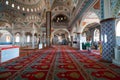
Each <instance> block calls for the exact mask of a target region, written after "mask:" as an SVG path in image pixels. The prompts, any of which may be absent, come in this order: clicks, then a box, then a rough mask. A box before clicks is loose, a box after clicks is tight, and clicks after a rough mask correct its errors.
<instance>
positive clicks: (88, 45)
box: [86, 41, 91, 52]
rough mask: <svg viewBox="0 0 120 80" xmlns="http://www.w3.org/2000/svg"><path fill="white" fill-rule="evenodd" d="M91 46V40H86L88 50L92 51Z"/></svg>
mask: <svg viewBox="0 0 120 80" xmlns="http://www.w3.org/2000/svg"><path fill="white" fill-rule="evenodd" d="M90 47H91V46H90V42H89V41H87V42H86V48H87V50H88V52H91V48H90Z"/></svg>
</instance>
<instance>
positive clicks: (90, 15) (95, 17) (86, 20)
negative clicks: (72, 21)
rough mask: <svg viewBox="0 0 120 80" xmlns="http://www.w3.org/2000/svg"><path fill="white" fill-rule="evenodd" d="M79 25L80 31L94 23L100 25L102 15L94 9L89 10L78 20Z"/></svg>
mask: <svg viewBox="0 0 120 80" xmlns="http://www.w3.org/2000/svg"><path fill="white" fill-rule="evenodd" d="M78 23H79V27H78V29H77V30H78V31H79V32H83V30H84V28H85V27H86V26H88V25H89V24H91V26H92V25H94V24H97V25H100V16H99V14H97V13H96V12H95V11H94V10H92V11H89V12H87V13H86V14H85V15H84V16H83V17H82V19H81V20H79V21H78Z"/></svg>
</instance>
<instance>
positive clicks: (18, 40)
mask: <svg viewBox="0 0 120 80" xmlns="http://www.w3.org/2000/svg"><path fill="white" fill-rule="evenodd" d="M15 42H20V34H19V33H17V34H16V36H15Z"/></svg>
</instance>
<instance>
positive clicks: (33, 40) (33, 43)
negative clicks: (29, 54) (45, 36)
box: [32, 23, 35, 49]
mask: <svg viewBox="0 0 120 80" xmlns="http://www.w3.org/2000/svg"><path fill="white" fill-rule="evenodd" d="M34 28H35V25H34V23H33V31H32V48H33V49H35V36H34V34H35V30H34Z"/></svg>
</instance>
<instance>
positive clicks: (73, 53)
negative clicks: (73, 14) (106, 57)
mask: <svg viewBox="0 0 120 80" xmlns="http://www.w3.org/2000/svg"><path fill="white" fill-rule="evenodd" d="M28 52H29V54H27V55H24V56H22V57H19V58H17V59H14V60H11V61H9V62H7V63H5V64H1V65H0V80H7V79H8V80H120V67H118V66H116V65H113V64H112V63H106V62H101V61H100V59H101V57H100V56H99V55H97V54H94V53H88V52H87V51H79V50H75V49H73V48H71V47H68V46H53V47H51V48H47V49H43V50H35V51H31V50H30V51H28Z"/></svg>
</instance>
